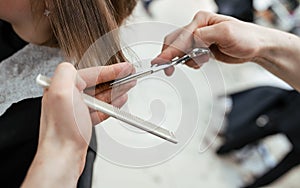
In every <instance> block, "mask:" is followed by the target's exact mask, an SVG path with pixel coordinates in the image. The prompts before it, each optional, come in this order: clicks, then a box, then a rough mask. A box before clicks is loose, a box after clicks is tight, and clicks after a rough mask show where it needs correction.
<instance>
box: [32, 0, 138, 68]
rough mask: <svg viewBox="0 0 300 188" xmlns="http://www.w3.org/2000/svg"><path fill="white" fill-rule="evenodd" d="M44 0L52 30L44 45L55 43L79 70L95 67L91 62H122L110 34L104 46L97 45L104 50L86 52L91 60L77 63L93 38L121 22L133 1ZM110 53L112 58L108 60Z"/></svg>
mask: <svg viewBox="0 0 300 188" xmlns="http://www.w3.org/2000/svg"><path fill="white" fill-rule="evenodd" d="M32 1H35V2H37V1H40V0H32ZM45 1H46V2H45V3H46V8H47V9H49V10H50V14H49V21H50V23H51V26H52V31H53V37H52V38H51V39H50V40H49V41H48V43H49V44H52V45H53V44H54V45H55V44H57V45H58V46H59V47H60V48H61V49H62V51H63V52H64V53H65V55H66V57H67V58H68V60H69V61H72V62H75V63H74V64H75V66H76V67H78V68H83V67H88V66H93V65H95V63H91V61H92V60H91V59H94V60H96V61H97V63H96V64H97V65H104V64H114V63H118V62H120V61H124V60H125V57H124V55H123V53H122V51H121V50H120V49H121V48H120V40H119V37H118V33H115V32H112V33H111V34H109V35H108V36H106V37H105V40H104V42H105V44H101V45H104V46H105V49H100V51H99V49H98V50H96V51H94V53H92V54H91V53H89V56H94V57H90V58H87V59H85V61H81V62H80V60H81V59H82V57H83V56H84V55H85V52H86V51H87V50H88V49H89V48H90V47H91V46H92V45H93V44H94V43H95V41H96V40H97V39H99V38H100V37H101V36H104V35H105V34H107V33H109V32H111V31H113V30H115V29H117V28H118V26H120V25H121V24H122V23H123V21H124V19H125V18H126V17H128V16H129V15H130V14H131V13H132V10H133V9H134V7H135V5H136V3H137V0H45ZM102 42H103V41H102ZM89 51H90V50H89ZM115 52H116V53H115ZM112 53H113V56H112V57H111V54H112ZM85 56H86V55H85ZM103 57H105V58H103ZM103 59H104V60H105V62H104V61H103ZM107 60H108V61H107ZM87 61H90V62H87ZM79 62H80V63H81V65H79Z"/></svg>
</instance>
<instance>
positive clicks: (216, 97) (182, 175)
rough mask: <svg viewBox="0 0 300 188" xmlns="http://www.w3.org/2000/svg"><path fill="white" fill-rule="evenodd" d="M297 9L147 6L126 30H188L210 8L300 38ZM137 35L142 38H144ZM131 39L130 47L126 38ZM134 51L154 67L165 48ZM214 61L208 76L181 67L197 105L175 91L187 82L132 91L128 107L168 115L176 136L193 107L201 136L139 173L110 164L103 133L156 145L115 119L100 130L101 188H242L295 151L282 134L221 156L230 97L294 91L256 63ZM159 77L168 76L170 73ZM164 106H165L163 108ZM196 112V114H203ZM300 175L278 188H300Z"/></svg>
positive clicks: (256, 4) (279, 0) (277, 1)
mask: <svg viewBox="0 0 300 188" xmlns="http://www.w3.org/2000/svg"><path fill="white" fill-rule="evenodd" d="M298 4H299V3H298V1H292V0H284V1H283V0H256V1H255V0H254V1H247V0H242V1H241V0H240V1H235V0H231V1H225V0H218V1H213V0H153V1H149V0H141V1H140V2H139V4H138V6H137V7H136V9H135V12H134V14H133V16H132V17H130V18H129V20H128V23H127V24H128V25H133V28H134V24H139V23H145V22H152V21H155V22H160V23H166V24H169V25H172V26H174V28H176V27H181V26H184V25H186V24H188V23H189V22H190V21H191V20H192V18H193V16H194V15H195V14H196V12H198V11H199V10H206V11H212V12H219V13H222V14H227V15H231V16H235V17H237V18H239V19H242V20H244V21H248V22H254V23H256V24H260V25H264V26H268V27H272V28H277V29H280V30H284V31H287V32H292V33H295V34H300V30H299V29H300V20H299V19H300V17H299V16H298V14H299V13H300V10H299V6H298ZM172 28H173V27H172ZM142 32H143V34H146V35H149V38H150V37H151V35H152V34H153V33H152V32H151V30H149V29H146V28H145V29H144V30H143V31H142ZM166 34H168V32H167V31H166V33H161V42H162V41H163V36H164V35H166ZM136 35H137V37H138V35H139V34H138V33H136ZM124 40H125V41H126V38H124ZM131 47H132V50H133V51H134V53H135V54H136V55H137V56H138V58H139V59H142V60H143V61H142V62H140V63H139V65H140V66H141V67H148V66H149V65H150V60H151V58H153V57H155V56H156V55H158V53H159V51H160V49H161V44H146V43H142V44H138V45H134V46H131ZM129 59H130V58H129ZM211 61H212V62H211V63H208V64H207V65H205V67H204V68H203V69H202V70H191V69H189V68H187V67H184V66H180V67H178V70H180V71H178V70H177V72H176V73H175V75H174V76H173V77H174V80H175V81H177V80H180V75H179V74H180V73H182V74H184V76H185V79H187V80H188V82H190V84H191V85H192V86H193V88H194V90H193V92H195V96H196V98H195V99H196V101H197V102H195V101H192V99H191V98H189V97H188V96H185V95H184V94H182V93H180V92H179V94H178V93H177V94H176V93H174V92H172V88H171V87H172V86H174V87H175V89H176V87H177V86H178V84H179V86H178V87H180V84H181V85H185V84H186V82H177V83H172V82H171V84H169V85H167V86H165V85H164V84H165V82H158V81H157V79H156V80H155V79H154V80H152V81H151V80H150V81H149V80H148V82H147V80H146V81H143V82H140V83H138V85H137V87H136V88H135V89H134V90H133V91H132V92H131V93H130V95H129V101H128V104H127V105H126V106H125V108H127V110H128V109H129V110H130V111H131V112H132V113H133V114H136V115H139V116H140V117H142V118H145V119H149V116H151V115H152V116H155V112H156V111H159V110H162V112H163V113H165V115H164V118H165V120H164V122H165V126H166V127H167V128H169V129H171V130H172V129H176V127H175V128H174V127H172V124H174V122H177V120H176V118H178V113H183V112H178V109H180V105H182V104H185V105H188V106H189V107H190V108H189V110H191V112H189V113H188V114H190V116H191V117H190V118H191V119H193V118H195V116H197V123H196V125H195V126H196V131H195V132H194V133H193V134H192V135H191V139H190V140H189V141H188V142H187V143H186V145H185V146H184V147H183V148H182V149H181V150H180V151H179V152H178V153H177V154H176V155H175V156H173V157H172V158H170V159H168V160H166V161H164V162H163V161H162V162H161V163H159V164H157V165H150V166H147V167H141V168H138V167H132V166H130V165H128V166H126V164H120V163H117V162H115V161H111V160H110V159H109V157H107V155H106V154H101V153H102V151H103V152H104V153H105V148H102V144H103V145H105V144H106V140H103V136H102V134H103V132H104V131H106V132H107V134H108V135H110V136H111V137H113V138H114V139H115V140H117V141H118V142H119V143H122V144H124V143H125V144H130V145H133V143H134V144H135V145H134V147H146V146H149V144H150V145H151V146H153V144H157V143H147V139H143V138H142V137H143V136H139V137H135V136H132V134H128V133H125V132H124V130H122V131H121V130H120V129H118V128H116V127H114V125H115V124H116V121H114V120H112V119H110V120H108V121H106V122H105V123H102V124H101V125H99V126H98V127H97V128H96V130H97V134H98V142H99V146H98V153H99V154H98V157H97V159H96V164H95V167H94V177H93V185H94V187H109V188H117V187H118V188H119V187H125V188H127V187H131V188H135V187H143V188H153V187H157V188H183V187H187V188H196V187H222V188H223V187H224V188H227V187H228V188H229V187H230V188H232V187H241V186H243V185H245V184H248V183H250V182H252V181H254V180H255V178H257V177H259V176H260V175H262V174H264V173H265V172H266V171H267V170H268V169H270V168H272V167H274V166H276V164H278V162H279V161H280V160H281V159H282V157H283V156H284V155H286V154H287V153H288V152H289V151H290V150H291V147H292V146H291V143H290V142H289V140H288V139H287V138H286V136H285V135H283V134H275V135H273V136H269V137H266V138H264V139H261V140H260V141H259V142H256V143H255V147H250V148H249V147H246V148H242V149H240V150H237V151H234V152H231V153H230V154H228V155H222V156H220V155H217V154H216V151H217V149H218V147H219V146H220V145H221V144H222V141H223V140H222V137H220V136H218V135H219V134H220V133H221V132H222V130H223V129H224V128H226V119H224V113H226V111H228V108H230V106H231V105H230V100H227V99H226V96H227V95H229V94H231V93H234V92H240V91H243V90H246V89H249V88H255V87H258V86H272V87H277V88H282V89H287V90H291V88H290V87H289V86H288V85H287V84H286V83H284V82H282V81H281V80H279V79H277V78H276V77H274V76H273V75H271V74H270V73H268V72H266V71H265V70H264V69H262V68H261V67H259V66H258V65H256V64H253V63H251V62H249V63H246V64H243V65H226V64H222V63H220V62H216V61H215V60H213V59H211ZM210 75H217V76H215V77H219V78H221V81H220V80H218V79H217V78H214V77H212V76H210ZM159 76H160V77H161V78H162V77H164V75H163V74H160V75H159ZM176 78H178V79H176ZM178 96H179V97H178ZM220 96H222V97H220ZM195 99H193V100H195ZM157 100H158V103H157V104H156V105H157V106H156V108H154V109H151V108H152V105H153V104H154V107H155V101H157ZM153 101H154V102H153ZM161 101H163V104H160V103H161ZM254 105H255V104H254ZM195 106H197V108H195ZM182 109H183V108H182ZM184 110H185V109H184ZM193 110H194V111H195V110H196V111H197V113H196V115H195V114H194V113H193ZM157 116H159V115H157ZM179 116H180V115H179ZM154 119H155V117H154ZM153 121H155V120H153ZM175 124H176V123H175ZM180 126H182V125H180ZM184 126H190V125H184ZM127 131H128V130H127ZM131 131H132V130H129V131H128V132H131ZM154 142H155V141H154ZM132 147H133V146H132ZM111 149H112V150H114V149H116V148H113V147H112V148H111ZM119 154H120V157H121V158H122V151H119ZM159 154H160V151H157V155H159ZM124 156H125V154H124ZM299 172H300V168H297V167H296V168H294V169H293V170H291V171H289V172H288V173H287V174H285V175H284V176H283V177H282V178H280V179H278V180H277V181H276V182H275V183H273V184H271V186H274V187H298V184H299V183H298V181H299V178H300V173H299Z"/></svg>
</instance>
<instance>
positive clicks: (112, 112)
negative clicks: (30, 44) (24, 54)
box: [36, 74, 178, 144]
mask: <svg viewBox="0 0 300 188" xmlns="http://www.w3.org/2000/svg"><path fill="white" fill-rule="evenodd" d="M36 82H37V84H38V85H40V86H42V87H44V88H48V87H49V86H50V84H51V79H50V78H48V77H46V76H43V75H41V74H39V75H38V76H37V78H36ZM82 98H83V101H84V102H85V104H86V105H87V106H88V107H90V108H92V109H94V110H97V111H100V112H102V113H104V114H107V115H109V116H111V117H113V118H116V119H118V120H120V121H122V122H124V123H127V124H129V125H131V126H134V127H136V128H138V129H141V130H143V131H146V132H148V133H150V134H152V135H155V136H157V137H160V138H162V139H165V140H167V141H169V142H172V143H174V144H177V143H178V140H177V139H176V137H175V135H174V133H173V132H172V131H169V130H167V129H165V128H163V127H159V126H157V125H155V124H153V123H151V122H148V121H145V120H143V119H141V118H139V117H137V116H135V115H133V114H130V113H128V112H126V111H123V110H121V109H119V108H117V107H114V106H112V105H110V104H108V103H105V102H103V101H100V100H98V99H96V98H94V97H92V96H89V95H87V94H85V93H82Z"/></svg>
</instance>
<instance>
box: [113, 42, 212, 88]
mask: <svg viewBox="0 0 300 188" xmlns="http://www.w3.org/2000/svg"><path fill="white" fill-rule="evenodd" d="M209 53H210V50H209V48H194V49H193V50H192V51H190V52H189V53H187V54H186V55H184V56H183V57H181V58H178V57H176V58H174V59H173V60H172V61H170V62H169V63H166V64H161V65H158V64H154V65H152V66H151V67H150V68H149V69H146V70H144V71H141V72H137V73H135V74H131V75H129V76H127V77H124V78H120V79H117V80H115V81H113V82H111V83H110V87H114V86H119V85H122V84H126V83H128V82H131V81H133V80H137V79H139V78H143V77H145V76H148V75H151V74H153V73H156V72H159V71H162V70H165V69H167V68H169V67H172V66H175V65H178V64H184V63H186V62H188V61H190V60H192V59H193V58H197V57H200V56H202V55H208V54H209Z"/></svg>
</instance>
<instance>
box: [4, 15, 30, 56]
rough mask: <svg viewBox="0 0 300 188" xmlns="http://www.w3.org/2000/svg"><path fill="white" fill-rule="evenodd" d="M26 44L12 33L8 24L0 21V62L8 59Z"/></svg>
mask: <svg viewBox="0 0 300 188" xmlns="http://www.w3.org/2000/svg"><path fill="white" fill-rule="evenodd" d="M26 44H27V43H26V42H25V41H23V40H22V39H20V37H19V36H18V35H17V34H16V33H15V32H14V30H13V29H12V27H11V25H10V24H9V23H7V22H5V21H2V20H0V61H2V60H4V59H6V58H8V57H9V56H11V55H12V54H14V53H15V52H17V51H18V50H20V49H21V48H23V47H24V46H25V45H26Z"/></svg>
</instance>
